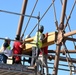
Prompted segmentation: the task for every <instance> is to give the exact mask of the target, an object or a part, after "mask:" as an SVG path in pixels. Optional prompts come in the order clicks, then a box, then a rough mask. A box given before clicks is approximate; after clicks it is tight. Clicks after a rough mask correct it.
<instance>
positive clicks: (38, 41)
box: [31, 25, 44, 67]
mask: <svg viewBox="0 0 76 75" xmlns="http://www.w3.org/2000/svg"><path fill="white" fill-rule="evenodd" d="M43 31H44V26H43V25H40V26H39V29H38V31H37V32H36V35H35V37H34V41H33V43H34V44H33V45H32V60H31V66H34V67H35V66H36V64H35V62H36V59H37V58H38V55H39V53H40V48H41V47H42V41H43ZM34 56H35V58H34Z"/></svg>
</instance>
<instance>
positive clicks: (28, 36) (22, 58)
mask: <svg viewBox="0 0 76 75" xmlns="http://www.w3.org/2000/svg"><path fill="white" fill-rule="evenodd" d="M27 38H31V36H30V35H26V37H25V39H27ZM23 44H25V43H23ZM23 44H22V45H23ZM29 55H30V56H32V51H31V52H30V53H29ZM21 60H22V64H23V65H25V61H27V62H28V63H29V64H31V58H30V57H29V59H26V58H25V56H22V57H21Z"/></svg>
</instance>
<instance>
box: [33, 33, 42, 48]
mask: <svg viewBox="0 0 76 75" xmlns="http://www.w3.org/2000/svg"><path fill="white" fill-rule="evenodd" d="M41 35H42V33H40V32H37V33H36V35H35V37H34V41H33V43H38V47H39V48H41V47H42V42H41V40H40V37H41ZM33 46H35V47H37V44H33Z"/></svg>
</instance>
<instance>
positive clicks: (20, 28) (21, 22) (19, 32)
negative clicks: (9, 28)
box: [16, 0, 28, 37]
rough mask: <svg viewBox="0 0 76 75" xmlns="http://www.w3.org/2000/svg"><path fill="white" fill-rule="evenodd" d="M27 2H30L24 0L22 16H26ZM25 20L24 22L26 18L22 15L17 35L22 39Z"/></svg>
mask: <svg viewBox="0 0 76 75" xmlns="http://www.w3.org/2000/svg"><path fill="white" fill-rule="evenodd" d="M27 1H28V0H23V5H22V10H21V14H25V10H26V6H27ZM23 20H24V16H22V15H21V16H20V19H19V23H18V29H17V33H16V35H17V36H19V37H20V35H21V30H22V25H23Z"/></svg>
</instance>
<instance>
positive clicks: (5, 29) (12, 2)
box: [0, 0, 76, 75]
mask: <svg viewBox="0 0 76 75" xmlns="http://www.w3.org/2000/svg"><path fill="white" fill-rule="evenodd" d="M74 1H75V0H68V1H67V10H66V15H67V16H69V14H70V11H71V9H72V6H73V4H74ZM22 2H23V0H0V10H6V11H10V12H16V13H20V12H21V8H22ZM35 2H36V0H28V4H27V8H26V15H30V14H31V12H32V9H33V7H34V4H35ZM51 3H52V0H38V3H37V6H36V8H35V10H34V13H33V16H36V17H37V16H38V14H39V12H40V18H41V17H42V16H43V14H44V13H45V11H46V10H47V8H48V7H49V6H50V4H51ZM55 8H56V16H57V20H58V24H60V17H61V10H62V6H61V3H60V0H55ZM19 18H20V16H19V15H14V14H8V13H4V12H0V37H2V38H4V37H6V36H7V37H9V38H11V39H14V38H15V36H16V32H17V27H18V22H19ZM75 18H76V6H75V8H74V10H73V13H72V15H71V18H70V20H69V25H70V27H71V30H76V27H75V25H76V21H75ZM28 19H29V18H28V17H26V16H25V18H24V23H23V27H22V33H23V31H24V28H25V26H26V24H27V22H28ZM37 23H38V20H37V19H34V18H31V20H30V22H29V25H28V27H27V29H26V32H25V34H24V37H23V38H25V36H26V35H27V34H29V33H30V32H31V30H32V29H33V27H34V26H35V25H36V24H37ZM65 23H66V20H65ZM40 25H43V26H44V28H45V30H44V33H46V32H54V31H57V30H56V26H55V20H54V11H53V6H52V7H51V8H50V9H49V10H48V12H47V13H46V15H45V16H44V17H43V19H42V20H41V21H40ZM36 30H37V28H36V29H35V30H34V31H33V33H32V34H31V36H34V35H35V32H36ZM65 31H66V32H69V29H68V27H67V28H66V30H65ZM73 37H76V35H74V36H73ZM2 42H3V40H0V45H1V44H2ZM12 43H13V42H12ZM66 45H67V48H68V49H72V50H73V49H74V45H73V43H72V42H70V41H67V42H66ZM49 49H53V50H55V49H56V45H55V44H54V45H51V46H50V47H49ZM71 56H72V57H74V56H75V54H72V55H71ZM61 63H63V62H61ZM66 64H67V63H66ZM52 66H53V65H52ZM64 68H65V67H64ZM50 71H52V70H50ZM62 73H64V74H65V75H69V72H65V71H59V72H58V75H61V74H62Z"/></svg>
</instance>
